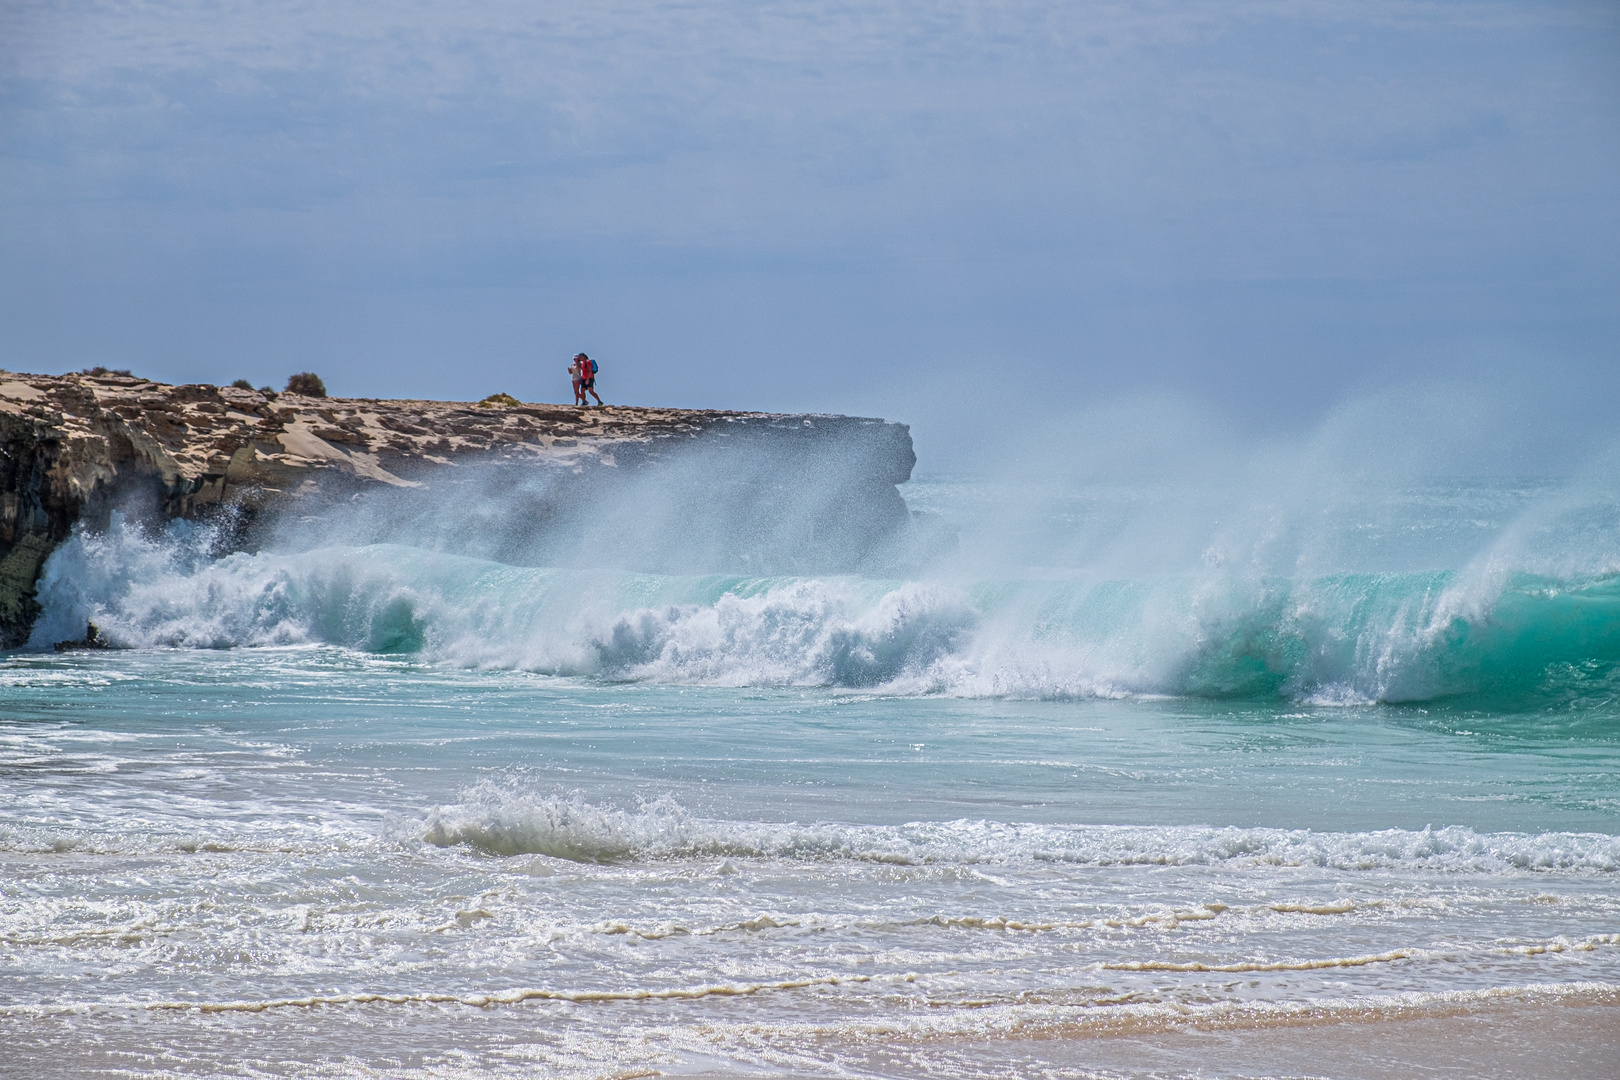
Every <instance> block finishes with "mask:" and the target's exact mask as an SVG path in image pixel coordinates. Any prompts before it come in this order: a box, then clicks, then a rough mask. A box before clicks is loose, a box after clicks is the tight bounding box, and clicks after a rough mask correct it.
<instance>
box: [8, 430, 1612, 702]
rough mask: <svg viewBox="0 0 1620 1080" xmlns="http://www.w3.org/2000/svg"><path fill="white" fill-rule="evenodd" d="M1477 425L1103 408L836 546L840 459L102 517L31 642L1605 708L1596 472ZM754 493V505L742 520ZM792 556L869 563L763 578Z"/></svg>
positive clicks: (1606, 538) (960, 689) (686, 465)
mask: <svg viewBox="0 0 1620 1080" xmlns="http://www.w3.org/2000/svg"><path fill="white" fill-rule="evenodd" d="M1149 421H1156V422H1153V423H1150V422H1149ZM1473 430H1474V429H1473V428H1472V427H1471V426H1470V425H1469V424H1463V423H1460V422H1458V421H1457V420H1456V418H1455V417H1452V418H1450V420H1449V421H1448V420H1447V419H1446V418H1445V417H1441V418H1440V419H1439V420H1434V419H1432V418H1430V417H1427V416H1424V415H1414V413H1413V410H1412V409H1411V408H1407V409H1406V410H1404V411H1403V412H1401V413H1399V414H1398V415H1396V416H1394V417H1391V416H1390V415H1388V414H1387V412H1386V411H1384V410H1382V409H1379V408H1373V407H1371V406H1358V407H1355V408H1347V409H1345V410H1343V411H1342V412H1341V413H1340V414H1339V415H1337V416H1335V417H1334V418H1333V420H1332V421H1330V422H1329V423H1328V424H1326V425H1325V426H1324V427H1323V428H1322V429H1321V430H1319V431H1317V432H1316V433H1314V434H1313V435H1312V436H1311V437H1309V438H1306V439H1303V440H1296V441H1294V442H1293V443H1288V442H1286V441H1278V442H1274V443H1270V444H1266V443H1258V442H1254V441H1253V440H1250V441H1249V442H1247V443H1245V442H1244V441H1242V440H1238V439H1235V438H1234V437H1233V436H1232V435H1231V434H1230V433H1229V432H1222V431H1221V430H1219V428H1218V426H1216V425H1213V423H1212V422H1210V421H1208V420H1207V418H1206V419H1205V420H1203V421H1199V420H1198V419H1197V418H1196V417H1190V416H1188V415H1186V414H1185V413H1184V412H1182V413H1178V412H1177V410H1176V409H1175V408H1173V407H1171V406H1168V405H1166V406H1164V408H1163V410H1162V411H1161V412H1160V413H1159V414H1157V415H1156V416H1154V415H1151V414H1150V413H1149V412H1147V411H1145V410H1144V409H1143V408H1142V406H1141V405H1140V404H1136V405H1130V404H1127V405H1122V406H1120V407H1119V408H1118V409H1117V411H1116V413H1114V414H1112V415H1110V416H1107V417H1105V418H1104V419H1099V418H1098V416H1092V417H1090V418H1088V419H1086V421H1085V422H1084V423H1078V424H1076V425H1072V426H1069V427H1066V428H1055V429H1053V430H1048V431H1043V432H1038V433H1029V432H1023V433H1019V435H1018V442H1017V445H1016V448H1009V449H1007V450H1005V451H1004V452H1002V453H1000V454H997V455H992V457H994V458H995V462H996V464H995V467H994V468H991V469H988V470H986V473H981V474H978V475H971V474H969V475H960V476H929V475H928V474H927V473H926V472H924V473H923V474H922V475H921V477H920V478H918V479H915V480H913V481H912V482H910V483H909V484H907V485H905V486H904V487H903V489H902V490H903V493H904V495H905V497H906V499H907V500H908V503H909V505H910V508H911V511H912V512H913V515H914V517H915V518H916V519H917V520H918V521H919V522H921V524H920V525H917V526H914V527H913V528H911V529H909V530H904V531H903V532H902V533H900V534H897V535H895V536H893V537H890V538H888V539H886V540H884V539H881V538H880V539H878V540H873V539H872V538H871V537H867V538H866V539H865V540H864V541H861V542H856V541H855V540H851V539H850V538H847V537H845V538H842V539H840V540H839V541H837V543H835V544H834V546H833V547H828V546H827V545H828V544H829V543H832V541H829V540H828V532H829V530H831V529H832V528H834V527H835V526H833V525H828V524H827V523H828V522H829V521H836V513H837V511H838V508H839V507H840V505H841V502H840V500H841V499H846V500H847V499H848V498H849V490H848V482H847V481H846V480H843V479H842V477H843V476H844V475H846V474H847V472H848V471H849V467H850V463H849V462H842V461H834V460H824V461H822V462H820V463H819V467H818V468H817V469H815V470H806V469H802V468H800V469H791V468H789V467H788V465H787V464H785V463H784V462H781V461H773V460H770V459H768V458H767V459H765V460H762V461H758V462H755V463H754V464H753V465H752V466H751V467H749V468H744V469H738V468H736V464H737V462H738V460H748V459H747V458H746V457H744V458H741V459H739V457H738V455H736V454H735V453H733V454H732V455H731V457H729V458H727V459H726V460H724V461H714V460H703V459H701V458H688V459H682V460H677V461H673V462H669V463H666V464H664V465H660V466H655V467H653V468H650V469H647V470H644V471H639V472H636V473H634V474H627V475H625V476H622V477H621V476H618V475H617V474H616V473H615V472H614V470H613V469H611V468H605V469H600V470H598V472H599V474H600V476H601V483H600V485H599V486H598V487H596V488H595V489H594V490H595V492H596V495H595V496H594V497H593V496H592V495H591V494H590V492H591V491H592V489H591V488H586V489H585V491H586V494H585V495H584V496H581V495H580V494H578V491H577V490H575V491H574V492H573V493H572V494H564V495H559V494H558V491H559V488H558V486H557V484H556V481H555V480H554V479H553V478H551V477H549V476H548V475H547V474H546V473H544V472H543V471H541V472H536V473H531V474H525V473H523V472H522V471H519V470H515V469H512V468H504V469H501V468H489V469H486V470H483V471H480V470H478V469H473V470H468V471H466V472H465V473H464V474H462V475H460V476H458V477H457V478H456V482H454V483H445V484H440V485H438V486H434V487H428V488H426V489H421V490H410V491H402V492H388V493H384V494H383V495H380V496H375V497H368V498H364V499H360V500H357V501H355V502H352V503H349V504H337V505H329V506H326V507H324V508H322V509H321V510H320V511H319V512H318V513H312V514H309V515H306V516H303V517H299V518H285V519H282V520H280V521H277V522H273V523H271V524H270V526H269V527H261V529H260V533H261V535H262V540H261V542H260V546H259V547H258V549H257V550H255V551H253V552H250V553H249V552H239V553H236V554H230V555H226V556H224V557H216V555H215V552H217V551H218V550H219V549H220V546H221V540H222V536H221V530H222V529H223V528H224V526H220V525H216V526H208V525H198V524H194V523H186V522H176V523H172V524H170V525H168V526H167V527H165V528H162V529H156V528H153V527H151V526H147V525H142V524H140V523H139V522H137V521H135V520H133V519H130V518H119V517H116V516H115V518H114V522H113V525H112V527H111V528H110V529H108V530H106V531H105V532H101V533H92V532H81V533H79V534H77V535H75V537H74V538H73V539H72V540H71V541H70V542H69V543H67V544H66V545H64V547H63V548H62V549H61V550H60V551H58V553H57V554H56V555H54V556H53V557H52V560H51V562H50V563H49V565H48V566H47V568H46V572H45V575H44V579H43V582H42V585H41V589H40V599H41V602H42V604H43V605H44V609H45V614H44V616H43V617H42V619H41V620H40V622H39V624H38V626H37V628H36V631H35V634H34V638H33V642H32V644H33V645H34V646H35V647H48V646H49V645H50V643H52V642H53V641H57V640H65V639H68V638H71V637H76V636H78V633H79V632H80V630H81V628H82V627H83V625H84V623H85V621H86V620H94V621H95V622H96V623H97V625H98V626H99V627H100V628H101V629H102V631H103V632H104V633H105V634H107V636H108V637H109V639H110V640H112V641H113V642H115V643H117V644H119V645H124V646H133V647H154V646H162V647H183V648H232V647H251V646H266V645H287V644H302V643H323V644H332V645H341V646H344V647H349V648H355V649H361V650H366V651H372V652H384V653H404V654H413V655H420V656H422V657H423V658H425V659H429V660H432V661H434V662H444V663H449V664H453V665H463V666H471V667H497V668H517V669H523V670H531V671H536V672H543V673H548V674H556V675H580V676H590V677H598V678H606V679H610V680H633V681H648V682H655V683H671V684H701V685H723V686H795V685H798V686H829V687H846V688H871V687H885V688H887V689H888V690H890V691H892V692H899V693H935V694H937V693H943V694H950V695H962V696H970V697H973V696H1007V695H1010V696H1016V697H1088V696H1118V695H1141V694H1146V695H1175V696H1191V697H1203V698H1218V699H1219V698H1238V699H1256V700H1265V699H1275V698H1278V697H1281V698H1285V699H1292V700H1296V701H1302V702H1312V703H1322V704H1331V703H1335V702H1337V703H1359V702H1380V701H1383V702H1424V701H1437V700H1457V701H1477V702H1480V703H1487V702H1495V703H1497V704H1513V705H1514V706H1516V707H1517V706H1532V707H1540V706H1547V707H1551V706H1564V705H1579V704H1580V703H1582V702H1587V703H1592V702H1602V701H1607V700H1609V698H1610V697H1611V696H1612V695H1613V694H1614V693H1615V692H1616V687H1617V685H1620V684H1617V675H1616V670H1617V664H1620V614H1617V613H1620V492H1617V488H1616V485H1615V483H1614V475H1615V474H1614V473H1613V472H1611V471H1609V470H1608V469H1607V468H1605V464H1606V463H1605V462H1604V461H1602V460H1598V461H1596V462H1593V463H1590V464H1588V465H1587V466H1586V467H1585V468H1584V469H1576V470H1572V471H1571V474H1570V475H1567V476H1562V477H1513V476H1506V477H1503V476H1496V477H1488V476H1479V475H1473V474H1470V473H1469V472H1468V471H1467V467H1468V465H1469V464H1470V460H1471V459H1470V455H1471V454H1472V453H1473V452H1474V449H1475V446H1476V444H1477V443H1478V441H1479V436H1478V435H1477V432H1476V433H1475V434H1470V432H1471V431H1473ZM784 470H785V471H784ZM717 473H718V474H719V475H721V476H724V477H725V478H726V481H725V485H724V494H723V495H721V496H716V495H715V494H714V492H715V490H716V489H715V487H714V484H713V482H712V477H714V476H715V475H716V474H717ZM767 489H770V490H771V491H773V492H774V496H773V497H774V498H776V499H777V500H778V501H777V502H776V503H774V504H772V506H771V508H770V509H769V511H768V512H764V511H760V510H759V509H758V508H757V507H751V506H750V505H749V504H748V493H749V492H751V491H754V492H761V491H765V490H767ZM784 493H786V494H785V496H784ZM890 497H892V496H890ZM727 500H729V501H727ZM784 507H785V509H784ZM818 528H820V529H821V530H822V531H821V536H820V538H819V539H818V537H817V530H818ZM942 539H943V540H944V542H941V540H942ZM952 539H954V540H955V543H951V542H950V541H951V540H952ZM817 545H820V546H819V547H818V546H817ZM816 551H820V552H821V555H820V556H819V558H820V559H821V561H822V562H824V563H825V562H827V561H828V560H829V558H830V559H831V561H832V562H833V564H834V565H838V564H839V563H840V562H842V563H843V564H847V565H849V566H850V567H851V568H852V569H853V568H855V566H856V565H857V564H858V565H859V566H860V567H862V568H864V572H856V573H849V572H833V573H827V572H821V573H803V572H798V573H795V572H793V571H792V569H791V568H792V567H794V566H796V565H806V564H808V563H814V562H815V561H816V560H817V558H818V556H817V555H816V554H815V552H816ZM838 551H843V552H858V553H859V552H864V554H858V555H857V554H850V555H837V554H836V552H838ZM829 553H832V554H829ZM749 566H757V567H759V568H760V569H761V570H764V571H765V572H764V573H760V572H753V573H749V572H747V568H748V567H749ZM739 570H742V571H743V572H741V573H739V572H738V571H739ZM671 571H675V572H671Z"/></svg>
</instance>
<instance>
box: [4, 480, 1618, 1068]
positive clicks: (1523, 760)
mask: <svg viewBox="0 0 1620 1080" xmlns="http://www.w3.org/2000/svg"><path fill="white" fill-rule="evenodd" d="M1607 476H1608V474H1606V473H1601V472H1598V473H1592V474H1589V475H1579V476H1575V477H1573V478H1570V477H1564V478H1560V479H1519V478H1510V479H1504V478H1485V479H1480V478H1476V477H1470V476H1458V475H1426V476H1410V475H1408V476H1404V477H1401V478H1398V482H1395V481H1389V480H1388V479H1387V478H1368V477H1365V476H1356V477H1351V478H1349V479H1346V477H1345V476H1343V475H1335V476H1333V477H1323V476H1320V475H1315V476H1311V477H1308V478H1307V479H1305V480H1302V481H1299V482H1296V483H1294V484H1292V485H1278V484H1274V483H1273V484H1264V485H1256V484H1253V483H1248V480H1252V477H1249V478H1247V479H1246V481H1245V483H1244V484H1226V485H1215V484H1210V483H1204V482H1199V483H1184V484H1176V483H1169V482H1165V481H1162V480H1155V479H1141V478H1134V479H1133V478H1119V477H1113V478H1104V479H1098V478H1097V477H1095V476H1093V477H1089V478H1088V477H1079V478H1076V477H1073V476H1068V477H1064V476H1055V477H1053V478H1051V480H1050V482H1043V483H1042V484H1040V485H1032V484H1021V483H1020V482H1016V481H1013V482H991V481H987V480H985V479H983V478H982V477H939V476H936V477H925V478H922V479H919V480H914V481H912V482H911V483H910V484H907V485H904V486H903V487H902V489H901V491H902V494H903V495H904V496H905V497H906V500H907V502H908V504H909V505H910V507H911V508H912V509H913V510H914V511H918V512H921V513H925V514H927V515H930V516H931V517H930V520H937V521H939V522H943V523H945V525H946V526H948V527H949V528H950V529H951V530H952V531H953V532H954V534H955V536H956V543H955V545H954V546H953V547H951V548H950V549H949V550H944V551H941V552H936V553H933V554H930V555H929V556H928V557H927V558H918V559H913V560H911V561H910V562H906V561H905V560H898V559H890V560H888V561H886V562H882V563H881V564H877V563H875V564H874V565H873V566H872V567H871V568H870V570H869V572H865V573H860V574H842V575H820V576H817V575H800V576H753V577H750V576H738V575H703V574H688V575H678V574H655V573H648V572H645V571H644V570H640V569H637V568H636V567H633V566H612V565H591V564H590V561H589V560H588V559H587V560H582V561H579V562H575V563H570V564H568V565H515V564H512V563H507V562H502V561H498V559H497V558H495V557H492V553H491V552H490V551H487V550H485V549H483V548H481V547H480V546H479V544H478V543H477V540H476V537H473V538H471V539H469V538H468V537H467V536H466V535H465V534H464V533H463V532H461V531H458V528H457V527H456V526H457V523H458V522H462V523H463V524H464V517H465V515H462V517H459V518H458V515H457V513H456V512H455V510H454V509H453V508H447V509H446V511H445V513H444V514H443V515H441V517H442V519H443V521H444V522H445V524H444V525H443V526H442V527H439V528H434V527H429V526H428V525H425V524H424V523H423V522H424V519H423V518H422V517H421V516H420V515H418V516H415V517H412V518H410V521H409V527H405V526H404V525H403V524H401V525H398V526H396V527H392V528H391V527H389V526H388V523H387V520H386V515H384V517H383V518H379V517H378V515H377V513H376V511H375V510H374V509H373V510H368V511H365V512H364V513H361V512H360V511H353V512H349V511H345V510H343V509H342V508H337V509H334V510H332V511H331V512H330V513H329V514H328V515H326V516H324V517H322V518H320V519H318V520H313V521H301V522H297V523H294V524H291V525H289V527H288V528H287V530H285V531H284V532H283V533H281V534H280V535H279V536H278V537H277V538H276V539H275V540H274V541H273V542H271V543H267V544H265V545H264V546H262V547H261V548H259V549H258V550H255V551H235V552H228V551H226V550H224V545H223V543H222V533H221V531H219V530H220V527H219V526H209V525H206V524H199V523H191V522H175V523H170V524H168V525H166V526H154V525H151V524H149V523H143V522H140V521H138V520H135V519H134V518H132V517H131V518H125V517H122V516H118V515H115V516H114V518H113V519H112V522H111V525H110V526H109V527H108V528H106V529H105V530H103V531H99V532H96V531H88V530H81V531H80V532H78V533H76V534H75V535H74V536H73V537H72V538H70V539H69V540H68V541H67V542H66V543H64V544H63V545H62V547H61V548H59V549H58V550H57V552H56V553H55V554H54V555H53V556H52V557H51V560H50V562H49V563H48V564H47V567H46V570H45V574H44V577H43V579H42V581H41V585H40V590H39V600H40V603H41V604H42V607H43V614H42V616H41V618H40V620H39V621H38V623H37V625H36V628H35V632H34V637H33V639H32V641H31V642H30V645H29V648H28V649H24V650H20V651H17V652H14V653H9V654H5V655H4V656H0V777H3V782H0V807H3V812H0V889H3V892H0V955H3V956H4V963H3V964H0V1026H3V1029H4V1031H5V1034H6V1042H7V1048H6V1049H5V1050H4V1051H0V1071H3V1072H4V1074H5V1075H15V1076H96V1075H106V1076H132V1075H133V1076H144V1077H182V1076H185V1077H190V1076H377V1075H388V1076H412V1077H417V1076H421V1077H529V1076H569V1077H573V1076H579V1077H588V1076H589V1077H594V1076H644V1075H662V1074H670V1075H723V1076H949V1077H981V1076H985V1077H988V1076H1006V1075H1027V1076H1038V1075H1040V1076H1181V1075H1193V1074H1196V1075H1200V1076H1259V1075H1312V1076H1335V1077H1339V1076H1343V1077H1362V1076H1368V1077H1371V1076H1389V1075H1409V1076H1424V1075H1492V1076H1533V1077H1551V1076H1598V1075H1608V1074H1610V1073H1611V1072H1612V1067H1613V1066H1614V1064H1615V1063H1616V1061H1617V1060H1620V1023H1617V1020H1620V490H1617V488H1616V486H1615V485H1614V484H1613V483H1612V482H1611V480H1609V479H1606V477H1607ZM622 510H623V508H616V509H615V513H622ZM480 513H481V514H484V515H486V518H487V515H489V514H491V513H494V514H496V515H497V516H498V514H499V508H498V507H496V508H494V509H493V510H491V508H488V507H485V508H482V509H481V510H480ZM481 520H482V519H481ZM379 521H381V525H379ZM87 621H93V622H95V624H96V625H97V627H98V628H99V630H100V631H101V633H102V634H103V636H104V637H105V638H106V639H107V640H108V641H110V642H111V643H112V644H113V645H115V646H117V648H114V649H110V650H106V651H90V652H68V653H57V652H54V651H52V648H51V646H52V645H53V644H54V643H55V642H57V641H63V640H68V639H73V638H77V637H79V636H81V635H82V634H83V632H84V626H85V623H86V622H87ZM1437 1047H1444V1048H1445V1049H1444V1050H1443V1051H1440V1050H1437V1049H1436V1048H1437Z"/></svg>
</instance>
